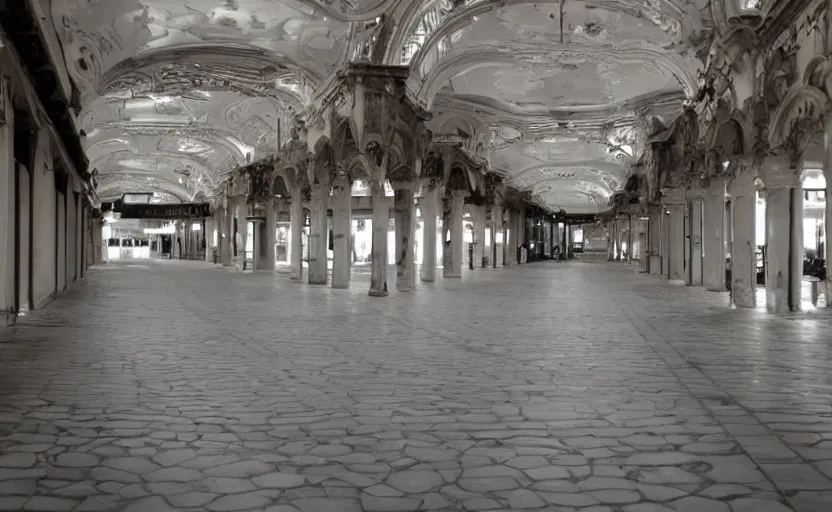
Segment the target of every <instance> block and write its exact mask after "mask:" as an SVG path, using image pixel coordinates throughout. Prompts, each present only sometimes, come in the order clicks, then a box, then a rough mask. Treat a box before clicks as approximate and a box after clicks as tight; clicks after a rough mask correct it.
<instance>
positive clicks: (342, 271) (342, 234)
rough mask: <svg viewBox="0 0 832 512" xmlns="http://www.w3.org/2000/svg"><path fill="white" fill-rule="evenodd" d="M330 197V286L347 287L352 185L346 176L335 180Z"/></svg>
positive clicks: (350, 241)
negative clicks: (331, 240) (331, 238)
mask: <svg viewBox="0 0 832 512" xmlns="http://www.w3.org/2000/svg"><path fill="white" fill-rule="evenodd" d="M333 192H334V194H333V197H332V203H333V204H332V231H333V245H334V247H333V253H334V254H333V262H332V287H333V288H349V286H350V277H351V276H350V274H351V272H352V186H351V184H350V181H349V180H348V179H347V178H346V177H341V178H340V179H338V180H336V182H335V185H334V187H333Z"/></svg>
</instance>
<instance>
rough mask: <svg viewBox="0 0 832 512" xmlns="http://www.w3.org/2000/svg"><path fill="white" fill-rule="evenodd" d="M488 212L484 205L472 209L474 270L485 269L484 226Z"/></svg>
mask: <svg viewBox="0 0 832 512" xmlns="http://www.w3.org/2000/svg"><path fill="white" fill-rule="evenodd" d="M487 218H488V212H487V211H486V209H485V205H484V204H483V205H479V206H477V207H476V208H475V209H474V268H486V267H487V266H488V259H489V255H488V253H487V252H486V250H485V224H486V222H487Z"/></svg>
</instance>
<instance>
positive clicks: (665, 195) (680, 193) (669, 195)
mask: <svg viewBox="0 0 832 512" xmlns="http://www.w3.org/2000/svg"><path fill="white" fill-rule="evenodd" d="M685 193H686V190H685V189H682V188H671V189H663V190H662V203H664V204H685V195H686V194H685Z"/></svg>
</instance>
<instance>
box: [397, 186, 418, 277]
mask: <svg viewBox="0 0 832 512" xmlns="http://www.w3.org/2000/svg"><path fill="white" fill-rule="evenodd" d="M414 188H415V184H413V185H410V186H408V185H405V184H398V183H397V184H396V191H395V197H394V198H393V210H394V212H395V215H396V217H395V219H396V221H395V225H396V289H397V290H399V291H400V292H409V291H411V290H413V288H414V286H415V284H416V258H415V255H416V251H415V248H414V247H413V243H414V242H415V240H416V205H415V200H414V192H415V190H414Z"/></svg>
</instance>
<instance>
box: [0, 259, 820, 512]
mask: <svg viewBox="0 0 832 512" xmlns="http://www.w3.org/2000/svg"><path fill="white" fill-rule="evenodd" d="M391 274H395V273H393V272H391ZM368 278H369V276H364V277H363V279H368ZM357 280H358V281H361V280H362V277H361V276H359V277H357ZM217 290H223V291H224V292H223V293H222V294H218V293H217ZM391 290H395V286H394V285H392V286H391ZM567 290H568V292H566V291H567ZM347 296H348V297H349V298H350V300H344V299H345V297H347ZM724 301H725V297H724V295H723V294H717V293H709V292H706V291H704V290H702V289H697V288H690V287H687V288H685V287H683V286H678V285H673V284H671V283H668V282H667V281H662V280H659V279H658V278H649V277H646V276H644V275H639V274H637V273H636V272H635V271H634V270H633V269H632V268H629V267H616V266H613V265H608V264H592V263H579V262H570V263H560V264H558V263H539V264H534V265H524V266H521V267H513V268H506V269H499V270H490V269H489V270H482V271H479V270H478V271H476V272H473V273H467V274H466V275H465V276H464V277H463V279H461V280H439V281H437V282H436V283H433V284H422V285H421V286H419V287H418V288H417V289H416V290H415V291H414V292H411V293H408V294H402V293H395V292H391V295H390V297H389V298H388V299H387V300H384V301H378V300H373V299H372V298H370V297H368V296H367V294H366V286H365V285H364V284H362V283H355V284H353V285H352V287H351V288H350V289H348V290H335V289H332V288H327V287H314V286H308V285H301V284H297V283H293V282H291V281H289V279H288V277H286V276H284V275H278V274H262V273H255V274H240V273H235V272H232V271H230V270H228V269H224V268H222V267H219V266H213V267H212V266H206V265H205V264H204V263H194V262H178V261H159V262H143V263H142V264H111V265H106V266H101V267H96V268H93V269H92V270H91V272H90V275H89V276H88V279H86V280H84V281H83V282H82V283H80V284H79V285H78V286H76V287H73V288H72V289H70V290H69V291H67V292H66V293H65V294H64V295H62V296H61V297H59V298H58V299H57V300H56V301H55V302H54V303H53V304H52V305H51V306H49V307H48V308H47V309H45V310H41V311H38V312H36V313H34V314H30V315H29V316H25V317H22V318H21V319H20V323H19V325H18V326H17V327H14V328H10V329H6V330H3V331H0V510H38V511H46V510H65V511H84V510H125V511H129V512H136V511H146V512H164V511H167V510H193V511H205V510H208V511H231V510H268V511H271V512H297V511H300V512H339V511H382V512H392V511H409V510H413V511H415V510H444V511H451V510H454V511H455V510H512V511H518V510H526V509H531V510H547V511H559V512H563V511H574V510H581V511H586V512H589V511H591V512H602V511H608V512H609V511H616V512H618V511H624V512H637V511H638V512H648V511H651V512H652V511H678V512H704V511H708V512H750V511H753V512H778V511H786V510H796V511H799V512H812V511H817V512H821V511H828V510H830V508H832V479H830V477H832V422H830V419H829V418H830V413H832V406H830V403H832V400H831V399H832V382H830V375H829V372H828V368H829V367H830V364H832V347H830V342H829V336H828V332H829V330H828V329H829V327H830V325H829V324H830V321H829V320H828V317H827V316H825V315H818V316H814V317H813V316H810V315H806V314H803V315H802V316H801V315H790V316H779V315H767V314H765V313H763V312H759V311H753V310H729V309H727V308H725V307H724ZM313 322H314V323H313ZM310 325H314V328H310ZM824 332H825V333H826V334H824ZM786 504H788V505H786Z"/></svg>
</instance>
